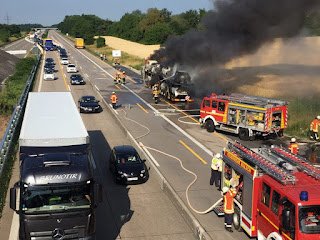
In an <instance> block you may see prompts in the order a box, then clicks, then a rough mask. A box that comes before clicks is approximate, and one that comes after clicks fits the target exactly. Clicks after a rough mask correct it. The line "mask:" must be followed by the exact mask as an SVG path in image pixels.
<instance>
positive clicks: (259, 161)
mask: <svg viewBox="0 0 320 240" xmlns="http://www.w3.org/2000/svg"><path fill="white" fill-rule="evenodd" d="M228 147H229V149H231V150H233V151H235V152H237V153H238V154H239V155H240V156H241V157H243V158H245V159H246V160H247V161H249V162H250V163H251V164H253V165H255V166H258V167H259V168H260V169H262V170H263V171H265V172H266V173H267V174H268V175H270V176H272V177H273V178H275V179H276V180H278V181H279V182H281V183H282V184H283V185H287V183H288V182H291V183H292V184H294V183H295V181H296V178H295V176H293V175H292V174H291V173H290V172H288V171H286V170H284V169H283V168H281V167H280V166H278V165H276V164H275V163H273V162H272V161H270V160H268V159H267V158H264V157H262V156H260V155H259V154H257V153H256V152H254V151H252V150H251V149H249V148H247V147H245V146H243V145H242V144H240V143H239V142H235V143H231V142H228Z"/></svg>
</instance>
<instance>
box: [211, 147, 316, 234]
mask: <svg viewBox="0 0 320 240" xmlns="http://www.w3.org/2000/svg"><path fill="white" fill-rule="evenodd" d="M222 155H223V171H222V178H221V184H222V186H221V187H229V186H230V182H231V179H232V178H236V179H239V183H240V184H239V187H238V192H237V195H236V196H235V198H234V215H233V225H234V227H235V229H236V230H238V231H241V230H245V231H246V232H247V234H248V235H249V236H250V237H257V238H258V240H289V239H290V240H304V239H308V240H313V239H314V240H315V239H319V238H320V192H319V190H318V189H319V188H320V182H319V180H320V168H317V167H315V166H313V165H312V164H310V163H309V162H308V161H307V160H306V159H305V158H303V157H301V156H299V155H296V154H293V153H291V152H290V151H288V150H287V149H284V148H282V147H280V146H276V145H273V146H271V147H269V146H261V147H259V148H256V149H250V148H247V147H246V146H244V145H242V144H240V143H239V142H234V143H231V142H229V143H228V147H227V148H225V149H224V150H223V154H222ZM214 211H215V212H216V213H218V215H223V208H222V206H220V207H218V208H216V209H214Z"/></svg>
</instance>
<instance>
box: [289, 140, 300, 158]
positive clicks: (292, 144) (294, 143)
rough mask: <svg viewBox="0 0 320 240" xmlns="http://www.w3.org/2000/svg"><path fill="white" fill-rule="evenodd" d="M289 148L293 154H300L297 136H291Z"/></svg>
mask: <svg viewBox="0 0 320 240" xmlns="http://www.w3.org/2000/svg"><path fill="white" fill-rule="evenodd" d="M289 150H290V152H291V153H293V154H298V152H299V145H298V143H297V140H296V139H295V138H291V141H290V145H289Z"/></svg>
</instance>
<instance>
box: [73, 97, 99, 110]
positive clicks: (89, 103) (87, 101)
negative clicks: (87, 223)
mask: <svg viewBox="0 0 320 240" xmlns="http://www.w3.org/2000/svg"><path fill="white" fill-rule="evenodd" d="M78 105H79V109H80V112H81V113H83V112H87V113H94V112H101V106H100V104H99V101H97V100H96V98H95V97H94V96H82V97H81V98H80V99H79V101H78Z"/></svg>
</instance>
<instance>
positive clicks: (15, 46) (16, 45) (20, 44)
mask: <svg viewBox="0 0 320 240" xmlns="http://www.w3.org/2000/svg"><path fill="white" fill-rule="evenodd" d="M33 46H34V45H33V43H32V42H31V41H30V40H29V41H26V40H25V39H24V38H23V39H19V40H17V41H15V42H13V43H10V44H8V45H5V46H3V47H2V48H1V50H3V51H18V50H25V51H26V53H22V54H14V56H16V57H18V58H25V57H26V56H27V55H28V53H29V52H30V50H31V49H32V48H33Z"/></svg>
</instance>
